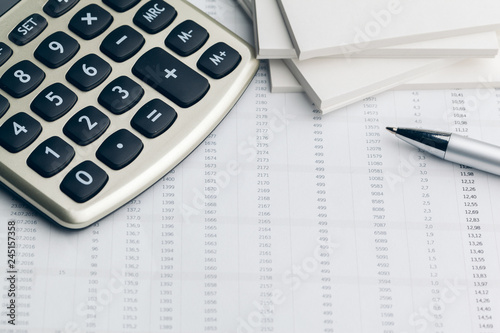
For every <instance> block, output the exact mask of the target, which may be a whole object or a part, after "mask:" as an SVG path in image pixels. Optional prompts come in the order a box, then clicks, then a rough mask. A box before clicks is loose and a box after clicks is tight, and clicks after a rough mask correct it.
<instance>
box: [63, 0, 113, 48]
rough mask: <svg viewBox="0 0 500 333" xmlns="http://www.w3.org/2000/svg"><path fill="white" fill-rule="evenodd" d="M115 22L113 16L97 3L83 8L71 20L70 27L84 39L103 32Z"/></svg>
mask: <svg viewBox="0 0 500 333" xmlns="http://www.w3.org/2000/svg"><path fill="white" fill-rule="evenodd" d="M111 22H113V16H111V14H110V13H109V12H108V11H107V10H105V9H103V8H101V7H100V6H98V5H96V4H91V5H88V6H87V7H85V8H83V9H81V10H80V11H79V12H78V13H76V15H75V16H73V18H72V19H71V21H70V22H69V29H70V30H71V31H73V32H74V33H75V34H77V35H78V36H80V37H81V38H83V39H86V40H90V39H93V38H95V37H97V36H99V35H100V34H102V33H103V32H104V31H105V30H106V29H107V28H108V27H109V26H110V25H111Z"/></svg>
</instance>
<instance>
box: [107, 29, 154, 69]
mask: <svg viewBox="0 0 500 333" xmlns="http://www.w3.org/2000/svg"><path fill="white" fill-rule="evenodd" d="M144 42H145V40H144V37H142V35H141V34H140V33H138V32H137V31H136V30H134V29H132V28H131V27H129V26H128V25H122V26H121V27H119V28H117V29H115V30H114V31H113V32H111V33H110V34H109V35H108V36H107V37H106V38H105V39H104V40H103V41H102V44H101V51H102V53H104V54H105V55H107V56H108V57H110V58H111V59H113V60H114V61H116V62H123V61H125V60H128V59H130V58H131V57H133V56H134V55H135V54H136V53H137V52H139V50H140V49H141V48H142V46H143V45H144Z"/></svg>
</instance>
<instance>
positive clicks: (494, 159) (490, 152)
mask: <svg viewBox="0 0 500 333" xmlns="http://www.w3.org/2000/svg"><path fill="white" fill-rule="evenodd" d="M444 159H445V160H447V161H451V162H455V163H459V164H463V165H467V166H469V167H472V168H474V169H478V170H483V171H486V172H490V173H492V174H495V175H500V147H498V146H495V145H492V144H489V143H486V142H482V141H478V140H474V139H470V138H466V137H463V136H459V135H453V134H452V135H451V137H450V141H449V143H448V148H447V150H446V154H445V157H444Z"/></svg>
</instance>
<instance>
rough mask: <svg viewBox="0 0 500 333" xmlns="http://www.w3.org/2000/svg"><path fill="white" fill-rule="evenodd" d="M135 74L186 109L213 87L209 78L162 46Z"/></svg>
mask: <svg viewBox="0 0 500 333" xmlns="http://www.w3.org/2000/svg"><path fill="white" fill-rule="evenodd" d="M132 72H133V73H134V75H136V76H137V77H139V78H140V79H141V80H143V81H144V82H146V83H147V84H149V85H150V86H151V87H153V88H154V89H156V90H157V91H158V92H160V93H161V94H163V95H164V96H165V97H167V98H169V99H170V100H172V101H173V102H174V103H175V104H177V105H179V106H180V107H183V108H187V107H190V106H191V105H193V104H195V103H196V102H198V101H199V100H200V99H202V98H203V96H205V94H206V93H207V91H208V89H209V88H210V84H209V83H208V80H207V79H205V78H204V77H203V76H201V75H200V74H198V73H197V72H195V71H194V70H193V69H191V68H189V67H188V66H187V65H185V64H184V63H183V62H181V61H180V60H178V59H177V58H175V57H174V56H172V55H170V54H169V53H167V52H166V51H164V50H163V49H161V48H159V47H156V48H153V49H151V50H149V51H148V52H146V53H145V54H144V55H143V56H142V57H140V58H139V60H138V61H137V62H136V64H135V65H134V67H133V68H132Z"/></svg>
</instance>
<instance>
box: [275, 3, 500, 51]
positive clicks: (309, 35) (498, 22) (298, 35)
mask: <svg viewBox="0 0 500 333" xmlns="http://www.w3.org/2000/svg"><path fill="white" fill-rule="evenodd" d="M278 1H279V4H280V8H281V12H282V14H283V17H284V19H285V22H286V24H287V29H288V31H289V32H290V36H291V37H292V41H293V43H294V46H295V49H296V50H297V52H298V55H299V59H301V60H304V59H309V58H315V57H323V56H328V55H333V54H349V53H353V52H359V51H362V50H368V49H375V48H380V47H386V46H392V45H397V44H403V43H414V42H420V41H424V40H429V39H438V38H446V37H453V36H460V35H464V34H471V33H477V32H486V31H497V30H500V19H499V17H498V15H497V14H496V13H497V12H498V11H500V3H498V2H497V1H496V0H481V1H480V2H478V3H470V2H468V1H465V0H460V1H456V0H440V1H433V0H420V1H409V0H405V1H399V0H390V1H387V0H370V1H351V0H338V1H328V0H309V1H302V0H278Z"/></svg>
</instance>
